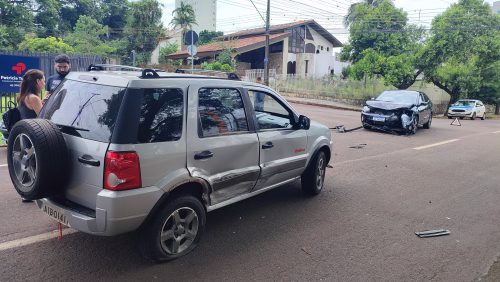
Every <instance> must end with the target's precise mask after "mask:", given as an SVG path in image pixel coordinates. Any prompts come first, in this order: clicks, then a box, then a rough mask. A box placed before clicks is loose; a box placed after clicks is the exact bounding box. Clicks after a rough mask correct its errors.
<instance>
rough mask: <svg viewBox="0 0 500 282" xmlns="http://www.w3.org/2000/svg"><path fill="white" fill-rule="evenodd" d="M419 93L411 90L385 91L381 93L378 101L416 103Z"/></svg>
mask: <svg viewBox="0 0 500 282" xmlns="http://www.w3.org/2000/svg"><path fill="white" fill-rule="evenodd" d="M417 98H418V93H417V92H411V91H384V92H382V94H380V95H379V96H378V97H377V99H375V100H377V101H383V102H392V103H401V104H414V103H415V102H416V101H417Z"/></svg>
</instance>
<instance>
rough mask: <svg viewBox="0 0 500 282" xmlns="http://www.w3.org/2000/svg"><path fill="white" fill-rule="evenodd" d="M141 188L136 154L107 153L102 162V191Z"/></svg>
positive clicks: (139, 169)
mask: <svg viewBox="0 0 500 282" xmlns="http://www.w3.org/2000/svg"><path fill="white" fill-rule="evenodd" d="M141 186H142V181H141V168H140V165H139V156H138V155H137V153H136V152H114V151H108V152H107V153H106V159H105V160H104V189H109V190H113V191H120V190H129V189H136V188H140V187H141Z"/></svg>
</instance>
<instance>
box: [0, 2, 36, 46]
mask: <svg viewBox="0 0 500 282" xmlns="http://www.w3.org/2000/svg"><path fill="white" fill-rule="evenodd" d="M0 27H1V28H0V29H3V32H2V33H3V35H1V36H2V37H3V40H2V43H1V44H2V45H0V47H1V48H2V49H10V50H11V49H15V48H17V45H18V44H19V43H20V42H21V41H23V39H24V37H25V35H26V34H28V33H30V32H32V31H33V30H34V29H33V27H34V24H33V13H32V2H31V1H30V0H16V1H9V0H0Z"/></svg>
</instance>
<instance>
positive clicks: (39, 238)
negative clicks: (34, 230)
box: [0, 228, 78, 251]
mask: <svg viewBox="0 0 500 282" xmlns="http://www.w3.org/2000/svg"><path fill="white" fill-rule="evenodd" d="M76 232H78V230H75V229H70V228H65V229H63V230H62V234H63V236H64V235H69V234H73V233H76ZM58 236H59V230H54V231H51V232H47V233H42V234H38V235H35V236H30V237H26V238H21V239H17V240H13V241H8V242H4V243H0V251H5V250H9V249H13V248H18V247H24V246H27V245H31V244H35V243H39V242H43V241H47V240H50V239H56V238H57V237H58Z"/></svg>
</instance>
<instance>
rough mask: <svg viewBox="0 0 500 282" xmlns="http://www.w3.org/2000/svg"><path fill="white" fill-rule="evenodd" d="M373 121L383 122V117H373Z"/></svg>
mask: <svg viewBox="0 0 500 282" xmlns="http://www.w3.org/2000/svg"><path fill="white" fill-rule="evenodd" d="M373 121H385V117H373Z"/></svg>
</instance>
